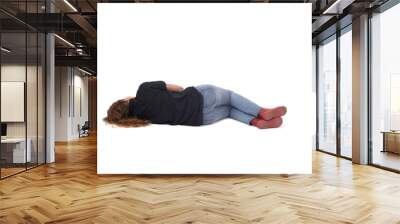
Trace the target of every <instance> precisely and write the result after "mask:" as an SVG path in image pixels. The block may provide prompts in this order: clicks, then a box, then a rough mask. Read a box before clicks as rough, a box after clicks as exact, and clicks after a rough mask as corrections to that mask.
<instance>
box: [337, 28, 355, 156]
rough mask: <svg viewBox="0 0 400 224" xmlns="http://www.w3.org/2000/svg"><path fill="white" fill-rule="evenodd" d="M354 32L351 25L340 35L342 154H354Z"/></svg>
mask: <svg viewBox="0 0 400 224" xmlns="http://www.w3.org/2000/svg"><path fill="white" fill-rule="evenodd" d="M352 74H353V71H352V33H351V26H349V27H347V28H346V29H345V30H343V32H342V34H341V36H340V155H342V156H344V157H348V158H351V156H352V148H351V145H352V144H351V142H352V96H353V95H352Z"/></svg>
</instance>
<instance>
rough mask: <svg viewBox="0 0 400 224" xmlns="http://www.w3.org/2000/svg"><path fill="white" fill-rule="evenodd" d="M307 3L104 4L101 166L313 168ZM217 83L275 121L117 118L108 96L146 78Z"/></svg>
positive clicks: (143, 170)
mask: <svg viewBox="0 0 400 224" xmlns="http://www.w3.org/2000/svg"><path fill="white" fill-rule="evenodd" d="M311 77H312V75H311V4H263V3H257V4H227V3H223V4H99V7H98V157H97V158H98V166H97V171H98V173H99V174H125V173H127V174H147V173H156V174H164V173H172V174H181V173H190V174H198V173H203V174H213V173H221V174H222V173H232V174H243V173H248V174H250V173H251V174H261V173H311V149H312V130H313V125H314V122H313V121H312V115H311V114H313V112H312V111H311V108H313V107H312V105H311V102H312V97H313V95H312V87H311V83H312V80H311ZM154 80H164V81H165V82H167V83H174V84H179V85H182V86H185V87H187V86H196V85H200V84H214V85H217V86H221V87H224V88H228V89H232V90H234V91H236V92H237V93H239V94H242V95H244V96H246V97H248V98H249V99H251V100H253V101H255V102H256V103H258V104H259V105H262V106H264V107H275V106H278V105H286V106H287V107H288V113H287V115H286V116H285V117H284V123H283V126H282V127H281V128H279V129H267V130H260V129H257V128H255V127H253V126H247V125H245V124H242V123H239V122H236V121H233V120H230V119H226V120H223V121H221V122H218V123H216V124H213V125H209V126H201V127H187V126H169V125H150V126H148V127H141V128H113V127H111V126H109V125H106V124H105V123H104V122H103V121H102V118H103V117H105V116H106V111H107V109H108V107H109V106H110V104H111V103H112V102H114V101H116V100H118V99H120V98H123V97H125V96H134V95H135V93H136V90H137V87H138V86H139V84H140V83H142V82H145V81H154Z"/></svg>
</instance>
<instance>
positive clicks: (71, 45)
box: [54, 34, 75, 48]
mask: <svg viewBox="0 0 400 224" xmlns="http://www.w3.org/2000/svg"><path fill="white" fill-rule="evenodd" d="M54 36H55V37H57V38H58V39H59V40H61V41H62V42H64V43H66V44H67V45H69V46H70V47H73V48H75V45H73V44H72V43H71V42H69V41H68V40H66V39H64V38H62V37H60V36H59V35H57V34H54Z"/></svg>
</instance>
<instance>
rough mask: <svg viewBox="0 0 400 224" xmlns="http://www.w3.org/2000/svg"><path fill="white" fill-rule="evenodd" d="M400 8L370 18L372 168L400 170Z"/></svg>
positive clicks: (396, 7) (399, 6) (395, 7)
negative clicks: (376, 166) (380, 167)
mask: <svg viewBox="0 0 400 224" xmlns="http://www.w3.org/2000/svg"><path fill="white" fill-rule="evenodd" d="M399 21H400V5H396V6H394V7H392V8H390V9H388V10H386V11H384V12H382V13H380V14H375V15H373V17H372V18H371V35H372V37H371V40H372V43H371V45H372V46H371V47H372V49H371V59H372V63H371V65H372V71H371V84H370V85H371V99H370V100H371V101H370V104H371V111H370V116H371V117H370V119H371V125H370V128H371V129H370V133H371V141H372V149H371V153H370V160H371V162H372V164H375V165H379V166H383V167H386V168H390V169H395V170H400V132H399V131H400V103H399V102H400V63H399V61H398V60H399V58H400V42H399V40H400V33H399V32H398V24H399Z"/></svg>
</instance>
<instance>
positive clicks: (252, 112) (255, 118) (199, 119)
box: [104, 81, 287, 129]
mask: <svg viewBox="0 0 400 224" xmlns="http://www.w3.org/2000/svg"><path fill="white" fill-rule="evenodd" d="M286 111H287V109H286V107H284V106H279V107H275V108H271V109H269V108H263V107H260V106H258V105H257V104H256V103H254V102H252V101H250V100H249V99H246V98H245V97H243V96H241V95H239V94H237V93H235V92H233V91H231V90H227V89H223V88H220V87H217V86H213V85H200V86H196V87H192V86H191V87H187V88H185V89H184V88H182V87H181V86H178V85H174V84H166V83H165V82H164V81H155V82H144V83H142V84H141V85H140V86H139V89H138V90H137V93H136V97H127V98H125V99H121V100H118V101H116V102H114V103H113V104H112V105H111V106H110V108H109V109H108V111H107V117H105V118H104V121H106V122H107V123H109V124H115V125H117V126H121V127H140V126H146V125H148V124H149V123H153V124H170V125H189V126H201V125H208V124H213V123H215V122H217V121H220V120H222V119H224V118H232V119H234V120H237V121H240V122H243V123H245V124H247V125H252V126H255V127H257V128H260V129H266V128H278V127H280V126H281V125H282V116H283V115H285V114H286Z"/></svg>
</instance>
